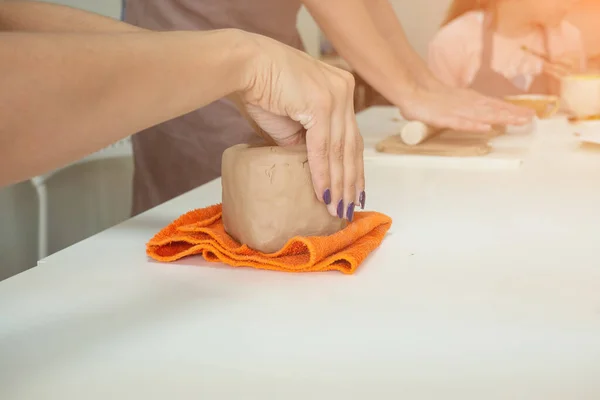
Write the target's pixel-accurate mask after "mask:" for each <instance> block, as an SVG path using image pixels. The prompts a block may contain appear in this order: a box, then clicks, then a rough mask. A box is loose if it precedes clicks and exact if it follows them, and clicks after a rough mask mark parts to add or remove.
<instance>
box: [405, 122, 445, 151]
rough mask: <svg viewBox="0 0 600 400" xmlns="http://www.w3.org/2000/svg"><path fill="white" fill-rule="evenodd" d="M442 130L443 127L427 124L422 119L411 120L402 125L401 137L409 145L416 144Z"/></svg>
mask: <svg viewBox="0 0 600 400" xmlns="http://www.w3.org/2000/svg"><path fill="white" fill-rule="evenodd" d="M441 132H442V129H440V128H435V127H432V126H429V125H426V124H424V123H422V122H420V121H409V122H407V123H406V125H404V126H403V127H402V130H401V131H400V138H401V139H402V141H403V142H404V143H405V144H407V145H408V146H416V145H418V144H420V143H423V142H424V141H426V140H427V139H430V138H432V137H433V136H436V135H438V134H439V133H441Z"/></svg>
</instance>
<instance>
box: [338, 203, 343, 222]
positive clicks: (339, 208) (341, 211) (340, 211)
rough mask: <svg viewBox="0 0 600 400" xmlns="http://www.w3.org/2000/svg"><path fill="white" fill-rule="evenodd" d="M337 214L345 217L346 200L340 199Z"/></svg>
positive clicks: (339, 216)
mask: <svg viewBox="0 0 600 400" xmlns="http://www.w3.org/2000/svg"><path fill="white" fill-rule="evenodd" d="M337 215H338V218H344V201H343V200H340V202H339V203H338V206H337Z"/></svg>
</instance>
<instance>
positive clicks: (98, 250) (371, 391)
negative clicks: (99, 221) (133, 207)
mask: <svg viewBox="0 0 600 400" xmlns="http://www.w3.org/2000/svg"><path fill="white" fill-rule="evenodd" d="M394 113H395V111H394V110H392V109H387V108H376V109H370V110H368V111H367V112H365V113H363V114H361V115H360V116H359V120H360V125H361V129H362V131H363V134H364V135H365V137H366V143H367V144H368V145H373V144H374V143H375V142H376V141H377V139H378V138H379V137H382V136H385V135H386V134H390V133H393V132H395V131H397V129H398V122H393V121H392V116H393V115H394ZM496 144H497V146H498V148H505V149H506V148H512V149H514V150H515V154H518V157H520V158H522V161H523V162H522V164H521V165H520V167H518V168H492V169H489V168H485V167H484V166H483V164H477V163H474V164H468V163H466V164H457V163H455V162H454V161H452V160H449V161H448V162H447V165H446V166H444V165H443V163H442V164H440V162H439V160H438V161H436V162H433V163H432V164H431V165H427V162H423V160H422V158H419V160H420V161H415V162H414V163H413V164H411V161H410V160H411V159H414V158H410V157H400V158H398V160H399V161H398V162H397V163H396V164H394V162H388V161H382V160H380V159H379V158H378V157H377V156H376V155H374V154H371V155H370V156H369V157H370V158H369V160H368V162H367V163H366V174H367V185H368V190H367V204H368V208H369V209H374V210H378V211H381V212H384V213H386V214H388V215H390V216H391V217H392V218H393V220H394V223H393V226H392V228H391V230H390V232H389V234H388V235H387V237H386V238H385V240H384V242H383V243H382V246H381V247H380V248H379V249H378V250H377V251H376V252H375V253H373V254H372V256H371V257H370V258H368V259H367V261H366V262H365V263H364V264H363V265H362V266H361V267H360V268H359V270H358V272H357V273H356V274H355V275H352V276H347V275H343V274H341V273H337V272H332V273H318V274H285V273H277V272H265V271H258V270H252V269H236V270H234V269H232V268H229V267H226V266H221V265H217V264H211V265H207V264H206V263H205V262H203V261H202V260H201V259H200V258H197V257H196V258H188V259H186V260H184V261H182V262H178V263H174V264H159V263H155V262H151V261H149V260H148V259H147V258H146V255H145V253H144V250H145V243H146V241H147V240H148V239H149V238H150V237H152V235H153V234H154V233H155V232H157V231H158V230H159V229H160V228H162V227H163V226H164V225H166V224H168V223H169V222H170V221H171V220H173V219H174V218H176V217H177V216H178V215H180V214H182V213H184V212H186V211H188V210H189V209H192V208H196V207H203V206H207V205H210V204H212V203H217V202H219V201H220V183H219V182H218V181H215V182H212V183H210V184H208V185H205V186H203V187H201V188H199V189H197V190H194V191H192V192H190V193H188V194H186V195H184V196H181V197H179V198H177V199H175V200H173V201H171V202H169V203H167V204H165V205H163V206H160V207H158V208H156V209H154V210H151V211H149V212H147V213H145V214H143V215H141V216H139V217H137V218H134V219H132V220H130V221H127V222H125V223H123V224H121V225H119V226H116V227H114V228H112V229H109V230H107V231H105V232H103V233H101V234H99V235H96V236H94V237H92V238H90V239H88V240H85V241H83V242H81V243H79V244H77V245H75V246H73V247H71V248H69V249H66V250H64V251H62V252H60V253H57V254H55V255H53V256H51V257H48V258H47V259H45V260H42V261H41V262H40V264H39V266H38V267H36V268H34V269H32V270H30V271H27V272H25V273H23V274H20V275H18V276H16V277H13V278H11V279H8V280H6V281H3V282H0V399H2V400H13V399H19V400H21V399H60V400H71V399H77V400H80V399H103V400H106V399H234V398H235V399H460V400H465V399H478V400H479V399H543V400H550V399H561V400H565V399H596V400H597V399H600V246H599V240H600V151H594V150H590V149H583V148H580V147H579V143H578V142H577V140H576V139H575V138H574V136H573V135H572V130H569V129H567V124H566V122H564V121H561V120H560V119H557V120H554V121H544V122H543V123H542V122H540V123H539V124H538V127H537V131H536V132H534V133H533V134H529V135H523V134H511V135H507V137H503V138H501V139H499V141H497V142H496ZM407 160H408V161H407ZM32 251H33V249H32Z"/></svg>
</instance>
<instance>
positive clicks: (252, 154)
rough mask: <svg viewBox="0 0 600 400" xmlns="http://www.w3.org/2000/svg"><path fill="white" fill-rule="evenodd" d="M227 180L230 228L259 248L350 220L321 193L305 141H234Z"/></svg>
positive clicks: (325, 231)
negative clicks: (253, 143)
mask: <svg viewBox="0 0 600 400" xmlns="http://www.w3.org/2000/svg"><path fill="white" fill-rule="evenodd" d="M221 180H222V188H223V224H224V226H225V230H226V231H227V233H228V234H229V235H231V237H233V238H234V239H236V240H237V241H238V242H240V243H242V244H246V245H248V247H250V248H253V249H255V250H258V251H261V252H264V253H272V252H275V251H277V250H279V249H281V248H282V247H283V245H285V243H286V242H287V241H288V240H289V239H291V238H292V237H294V236H326V235H331V234H333V233H335V232H338V231H339V230H341V229H343V228H344V227H345V226H346V220H344V219H340V218H336V217H333V216H331V215H330V214H329V212H328V211H327V207H326V206H325V205H324V204H323V203H321V202H320V201H319V200H318V199H317V197H316V195H315V192H314V189H313V186H312V180H311V176H310V169H309V166H308V158H307V155H306V147H305V146H302V145H301V146H293V147H285V148H283V147H276V146H265V147H256V146H250V145H247V144H240V145H236V146H233V147H230V148H229V149H227V150H225V152H224V153H223V162H222V168H221Z"/></svg>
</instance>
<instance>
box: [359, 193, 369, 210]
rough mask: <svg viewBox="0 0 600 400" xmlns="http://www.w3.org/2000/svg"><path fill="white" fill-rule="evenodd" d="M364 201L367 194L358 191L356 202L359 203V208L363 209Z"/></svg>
mask: <svg viewBox="0 0 600 400" xmlns="http://www.w3.org/2000/svg"><path fill="white" fill-rule="evenodd" d="M366 201H367V194H366V193H365V191H364V190H363V191H362V192H360V196H358V202H359V203H360V209H361V210H364V209H365V202H366Z"/></svg>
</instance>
